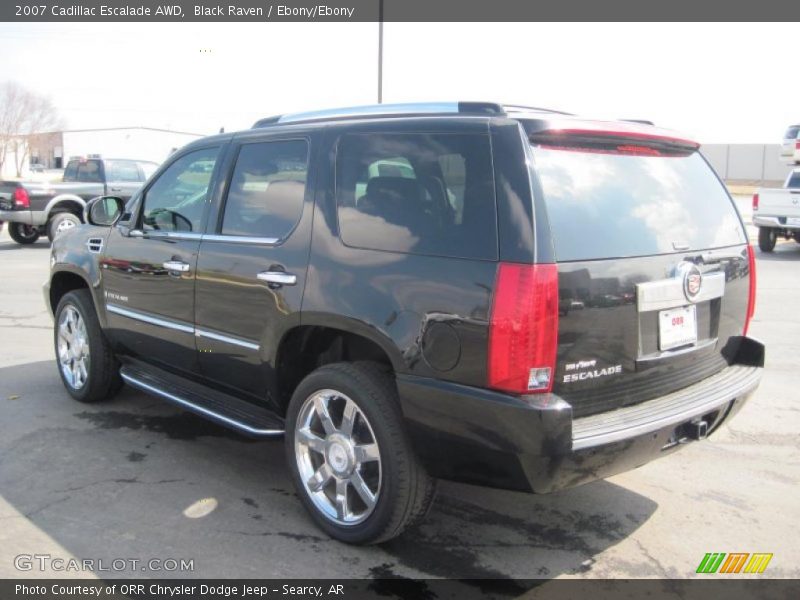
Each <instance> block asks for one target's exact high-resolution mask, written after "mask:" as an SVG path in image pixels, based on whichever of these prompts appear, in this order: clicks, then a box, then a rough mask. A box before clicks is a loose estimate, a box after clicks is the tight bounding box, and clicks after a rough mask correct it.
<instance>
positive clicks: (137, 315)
mask: <svg viewBox="0 0 800 600" xmlns="http://www.w3.org/2000/svg"><path fill="white" fill-rule="evenodd" d="M106 310H107V311H108V312H111V313H114V314H117V315H121V316H123V317H127V318H129V319H133V320H135V321H142V322H144V323H149V324H151V325H158V326H159V327H166V328H167V329H174V330H176V331H182V332H184V333H194V327H193V326H191V325H185V324H183V323H176V322H175V321H169V320H167V319H161V318H159V317H152V316H150V315H147V314H144V313H141V312H139V311H135V310H130V309H128V308H124V307H122V306H118V305H117V304H111V303H109V302H106Z"/></svg>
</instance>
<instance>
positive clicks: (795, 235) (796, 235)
mask: <svg viewBox="0 0 800 600" xmlns="http://www.w3.org/2000/svg"><path fill="white" fill-rule="evenodd" d="M792 237H793V238H794V241H795V242H797V243H798V244H800V231H795V232H794V233H793V234H792Z"/></svg>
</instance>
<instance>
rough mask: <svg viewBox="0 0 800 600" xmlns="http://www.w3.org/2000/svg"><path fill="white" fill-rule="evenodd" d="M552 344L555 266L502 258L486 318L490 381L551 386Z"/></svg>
mask: <svg viewBox="0 0 800 600" xmlns="http://www.w3.org/2000/svg"><path fill="white" fill-rule="evenodd" d="M557 344H558V267H557V266H556V265H554V264H541V265H521V264H514V263H501V264H500V265H499V266H498V269H497V277H496V281H495V288H494V301H493V303H492V313H491V316H490V319H489V364H488V367H489V368H488V375H489V377H488V379H489V387H491V388H494V389H498V390H503V391H506V392H511V393H514V394H528V393H542V392H549V391H551V390H552V389H553V376H554V375H555V366H556V365H555V363H556V350H557Z"/></svg>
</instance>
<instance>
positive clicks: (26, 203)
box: [14, 187, 31, 208]
mask: <svg viewBox="0 0 800 600" xmlns="http://www.w3.org/2000/svg"><path fill="white" fill-rule="evenodd" d="M14 206H18V207H20V208H30V207H31V199H30V197H29V196H28V192H27V190H26V189H25V188H22V187H18V188H17V189H15V190H14Z"/></svg>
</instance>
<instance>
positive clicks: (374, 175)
mask: <svg viewBox="0 0 800 600" xmlns="http://www.w3.org/2000/svg"><path fill="white" fill-rule="evenodd" d="M336 157H337V158H336V197H337V203H338V213H339V227H340V230H341V237H342V241H343V242H344V243H345V244H347V245H349V246H354V247H359V248H369V249H375V250H388V251H394V252H411V253H417V254H430V255H437V256H456V257H464V258H480V259H495V258H497V226H496V214H495V213H496V211H495V199H494V180H493V174H492V162H491V153H490V149H489V138H488V136H486V135H479V134H422V133H414V134H351V135H345V136H343V137H342V138H341V139H340V140H339V145H338V149H337V154H336Z"/></svg>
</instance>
